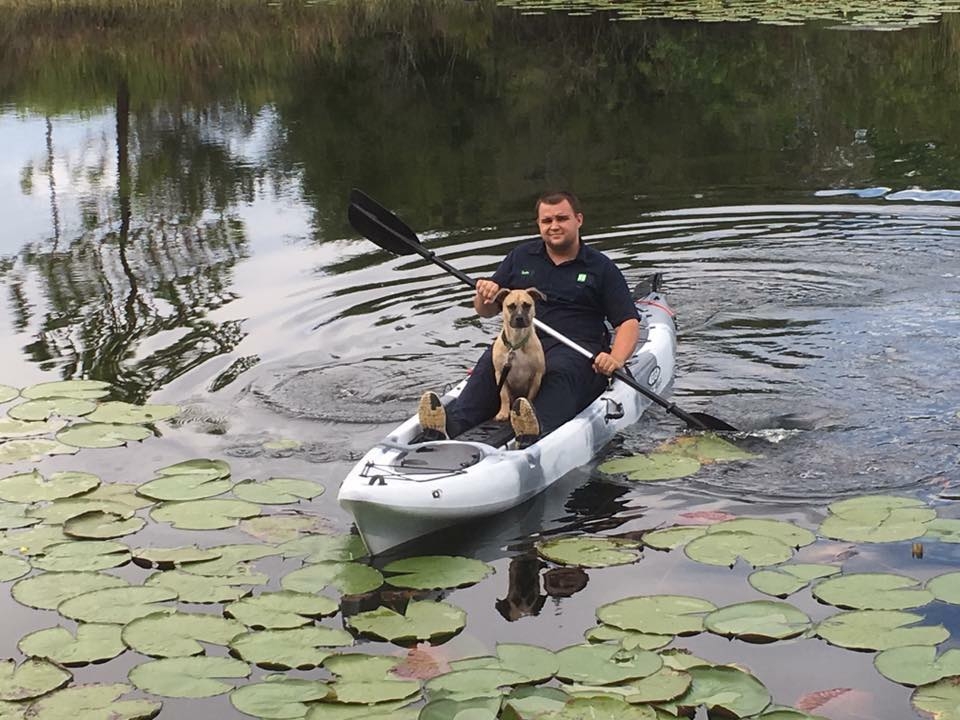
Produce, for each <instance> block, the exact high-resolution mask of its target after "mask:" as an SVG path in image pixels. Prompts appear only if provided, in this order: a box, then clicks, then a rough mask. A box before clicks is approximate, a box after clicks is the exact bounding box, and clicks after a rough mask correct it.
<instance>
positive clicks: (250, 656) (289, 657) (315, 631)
mask: <svg viewBox="0 0 960 720" xmlns="http://www.w3.org/2000/svg"><path fill="white" fill-rule="evenodd" d="M244 630H246V628H244ZM350 645H353V635H351V634H350V633H348V632H347V631H346V630H341V629H339V628H328V627H321V626H308V627H298V628H295V629H293V630H262V631H257V632H245V633H244V634H243V635H239V636H237V637H235V638H233V640H231V642H230V650H231V651H232V653H233V654H234V655H237V656H239V657H241V658H243V659H244V660H246V661H247V662H250V663H253V664H254V665H259V666H260V667H263V668H268V669H270V670H289V669H291V668H296V669H297V670H309V669H311V668H315V667H317V666H319V665H321V664H322V663H323V661H324V660H326V659H327V658H328V657H330V655H332V654H333V651H332V650H330V649H329V648H334V647H348V646H350Z"/></svg>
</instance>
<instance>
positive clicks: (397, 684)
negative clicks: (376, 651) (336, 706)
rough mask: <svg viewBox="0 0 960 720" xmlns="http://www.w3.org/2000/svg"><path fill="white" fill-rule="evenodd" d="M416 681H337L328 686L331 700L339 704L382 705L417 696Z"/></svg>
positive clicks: (418, 686)
mask: <svg viewBox="0 0 960 720" xmlns="http://www.w3.org/2000/svg"><path fill="white" fill-rule="evenodd" d="M419 692H420V683H419V682H418V681H416V680H337V681H336V682H334V683H331V684H330V693H331V699H332V700H335V701H336V702H340V703H382V702H392V701H397V700H406V699H408V698H412V697H413V696H414V695H417V694H419Z"/></svg>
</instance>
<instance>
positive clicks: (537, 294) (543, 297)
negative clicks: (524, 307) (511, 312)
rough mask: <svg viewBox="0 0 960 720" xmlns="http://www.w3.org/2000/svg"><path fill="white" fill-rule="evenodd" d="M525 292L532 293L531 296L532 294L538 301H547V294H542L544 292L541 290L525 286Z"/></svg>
mask: <svg viewBox="0 0 960 720" xmlns="http://www.w3.org/2000/svg"><path fill="white" fill-rule="evenodd" d="M527 292H528V293H530V294H531V295H533V296H534V297H535V298H536V299H537V300H539V301H540V302H546V301H547V296H546V295H544V294H543V293H542V292H540V291H539V290H537V289H536V288H527Z"/></svg>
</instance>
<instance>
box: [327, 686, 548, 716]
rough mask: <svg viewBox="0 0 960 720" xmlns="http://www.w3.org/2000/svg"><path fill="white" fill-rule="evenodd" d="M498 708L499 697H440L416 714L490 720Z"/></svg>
mask: <svg viewBox="0 0 960 720" xmlns="http://www.w3.org/2000/svg"><path fill="white" fill-rule="evenodd" d="M549 689H553V688H549ZM520 702H521V703H522V702H523V701H522V700H521V701H520ZM559 705H560V706H562V705H563V703H562V702H561V703H559ZM520 707H521V710H520V712H522V707H523V705H522V704H521V706H520ZM542 708H543V706H542V704H541V705H540V706H539V709H542ZM499 710H500V698H499V697H479V698H470V699H467V700H451V699H449V698H440V699H437V700H431V701H430V702H428V703H427V704H426V705H424V706H423V709H422V710H421V711H420V715H419V716H417V720H450V718H467V720H471V719H473V720H490V719H491V718H496V717H497V713H498V712H499ZM322 717H325V716H322ZM391 717H392V716H391ZM503 717H511V718H514V719H515V720H516V718H517V717H519V718H525V717H528V716H527V715H520V714H519V712H518V711H516V710H514V715H504V716H503ZM531 717H532V716H531ZM316 720H320V718H319V717H318V718H316Z"/></svg>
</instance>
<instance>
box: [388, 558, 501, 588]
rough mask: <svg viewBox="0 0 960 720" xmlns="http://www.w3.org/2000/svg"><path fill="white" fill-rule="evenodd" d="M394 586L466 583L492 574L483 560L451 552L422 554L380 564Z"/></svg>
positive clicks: (446, 586)
mask: <svg viewBox="0 0 960 720" xmlns="http://www.w3.org/2000/svg"><path fill="white" fill-rule="evenodd" d="M383 571H384V573H387V582H389V583H390V584H391V585H393V586H394V587H402V588H414V589H417V590H439V589H443V588H458V587H467V586H468V585H473V584H475V583H478V582H480V581H481V580H483V579H484V578H485V577H487V576H488V575H492V574H493V568H492V567H491V566H490V565H487V564H486V563H485V562H481V561H479V560H473V559H471V558H465V557H455V556H450V555H425V556H421V557H412V558H405V559H403V560H395V561H393V562H391V563H389V564H388V565H387V566H386V567H384V568H383Z"/></svg>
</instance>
